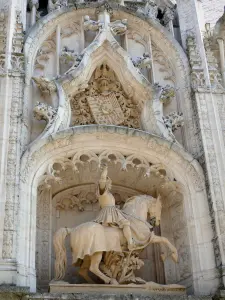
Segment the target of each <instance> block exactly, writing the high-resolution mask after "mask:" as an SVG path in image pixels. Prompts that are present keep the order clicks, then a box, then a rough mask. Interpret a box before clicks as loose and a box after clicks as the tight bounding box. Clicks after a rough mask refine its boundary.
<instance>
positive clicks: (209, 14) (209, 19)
mask: <svg viewBox="0 0 225 300" xmlns="http://www.w3.org/2000/svg"><path fill="white" fill-rule="evenodd" d="M202 6H203V9H204V16H205V23H211V24H215V23H216V22H217V20H218V19H219V18H220V17H221V16H222V14H223V12H224V6H225V0H203V1H202Z"/></svg>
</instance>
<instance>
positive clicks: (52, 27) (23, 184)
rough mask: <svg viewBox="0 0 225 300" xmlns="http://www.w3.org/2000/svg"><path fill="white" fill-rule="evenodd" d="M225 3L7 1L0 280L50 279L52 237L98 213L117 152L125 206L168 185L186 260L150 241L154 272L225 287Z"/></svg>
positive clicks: (117, 179) (154, 277)
mask: <svg viewBox="0 0 225 300" xmlns="http://www.w3.org/2000/svg"><path fill="white" fill-rule="evenodd" d="M224 4H225V3H223V1H221V0H214V1H197V0H185V1H183V0H177V1H175V0H143V1H126V0H125V1H81V0H80V1H78V0H77V1H71V0H68V1H63V0H57V1H53V0H48V1H35V0H30V1H25V0H8V1H5V0H0V94H1V106H0V124H1V126H0V154H1V155H0V170H1V171H0V191H1V193H0V194H1V199H0V285H1V284H6V285H16V286H18V287H26V288H28V289H29V290H30V291H31V292H36V290H37V289H42V290H44V291H45V290H46V289H47V287H48V284H49V282H50V281H51V279H52V278H53V273H54V270H53V262H54V251H53V246H52V236H53V234H54V232H55V231H56V230H57V229H58V228H60V227H65V226H66V227H74V226H76V225H79V224H81V223H82V222H85V221H90V220H93V219H94V218H95V217H96V214H97V211H98V209H99V207H98V205H97V203H96V195H95V188H96V187H95V183H96V181H97V176H98V174H99V169H98V166H99V163H100V162H102V161H106V162H107V163H108V165H109V173H110V177H111V178H112V180H113V189H112V191H113V194H114V196H115V198H116V202H117V205H118V206H119V205H121V204H122V203H124V201H125V200H126V199H127V198H128V197H130V196H134V195H137V194H148V195H151V196H153V197H154V196H155V195H156V191H160V194H161V195H162V203H163V210H162V221H161V225H160V228H157V229H156V230H158V234H161V235H162V236H165V237H166V238H168V239H169V240H170V241H171V242H172V243H173V244H174V245H175V246H176V248H177V250H178V254H179V261H178V263H177V264H176V265H174V264H173V263H172V262H171V261H170V260H167V261H166V262H165V264H164V265H163V264H162V262H161V260H160V253H161V252H162V251H164V250H163V249H160V248H159V247H158V246H151V247H150V246H149V247H148V248H147V249H146V250H145V251H144V252H143V254H142V259H143V260H144V262H145V267H144V268H143V269H140V270H139V271H138V272H140V274H141V275H142V277H144V278H145V280H147V281H154V282H158V283H163V284H172V283H177V284H182V285H184V286H185V287H186V288H187V291H188V293H190V294H194V295H206V296H208V295H214V294H215V293H216V292H217V291H218V290H223V289H224V285H225V183H224V173H225V160H224V157H225V147H224V146H225V105H224V103H225V44H224V42H225V14H223V12H224V8H223V6H224ZM210 23H211V24H210ZM205 25H206V26H205ZM68 255H70V254H69V249H68ZM68 257H69V256H68ZM68 260H69V261H70V260H71V257H69V258H68ZM66 279H67V281H71V282H73V283H80V282H81V279H80V278H79V276H78V275H77V273H76V269H75V268H68V272H67V275H66Z"/></svg>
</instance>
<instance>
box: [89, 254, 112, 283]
mask: <svg viewBox="0 0 225 300" xmlns="http://www.w3.org/2000/svg"><path fill="white" fill-rule="evenodd" d="M101 260H102V252H96V253H94V254H93V255H92V256H91V265H90V271H91V272H92V273H94V274H95V275H96V276H98V277H99V278H101V279H102V280H103V281H104V282H105V283H106V284H118V282H117V281H116V279H114V278H110V277H108V276H106V275H104V274H103V273H102V272H101V271H100V269H99V265H100V262H101Z"/></svg>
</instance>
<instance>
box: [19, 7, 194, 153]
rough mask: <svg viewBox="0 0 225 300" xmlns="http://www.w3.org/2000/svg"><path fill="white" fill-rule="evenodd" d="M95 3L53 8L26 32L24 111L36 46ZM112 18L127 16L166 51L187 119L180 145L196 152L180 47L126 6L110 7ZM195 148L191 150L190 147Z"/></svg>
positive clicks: (185, 62) (90, 11) (88, 11)
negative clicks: (59, 25)
mask: <svg viewBox="0 0 225 300" xmlns="http://www.w3.org/2000/svg"><path fill="white" fill-rule="evenodd" d="M95 7H96V5H95V4H93V3H92V4H91V5H89V4H88V5H87V4H85V5H82V4H81V5H79V6H78V7H77V9H74V8H70V9H67V8H64V9H60V10H57V11H54V12H52V13H50V14H48V15H47V16H45V17H44V18H43V19H42V20H41V21H40V22H38V23H37V24H36V25H35V26H34V27H33V29H32V30H31V32H30V33H29V35H28V36H27V38H26V43H25V47H24V49H25V57H26V79H25V81H26V88H25V95H24V99H25V101H24V110H25V111H26V109H25V108H27V107H28V106H29V104H28V102H27V101H28V100H27V99H29V85H30V81H31V76H32V71H33V67H34V62H35V57H36V54H37V51H38V49H39V47H40V45H41V44H42V43H43V41H44V40H45V39H46V38H47V37H48V36H49V35H50V34H52V33H53V32H54V31H55V28H56V26H57V25H58V24H63V23H64V22H66V21H68V20H70V18H75V17H76V16H80V17H81V16H84V15H87V14H89V15H90V16H93V15H94V12H95ZM114 17H115V18H118V19H124V18H126V19H128V24H132V26H133V28H134V29H135V30H136V31H139V28H142V31H143V34H145V35H150V36H151V39H152V42H153V43H154V44H155V45H156V46H157V47H158V48H159V49H161V50H162V52H163V53H164V54H165V55H166V56H167V54H168V53H170V57H169V61H170V63H171V65H172V66H173V70H174V73H175V76H176V86H179V89H177V94H178V98H179V106H180V109H181V111H182V112H183V113H184V117H185V119H186V120H187V122H186V124H187V125H186V126H185V127H184V132H183V133H184V134H183V136H184V144H185V147H186V149H188V150H189V151H190V153H193V152H194V151H198V150H196V149H198V146H197V145H198V142H197V138H196V137H193V136H195V135H193V134H192V133H193V132H195V128H196V125H195V123H194V121H193V114H194V112H193V108H192V101H191V94H190V82H189V79H188V78H189V76H188V75H189V64H188V60H187V57H186V54H185V53H184V51H183V49H182V48H181V47H180V45H179V44H178V42H177V41H176V40H175V39H174V38H173V37H172V35H171V34H170V33H169V32H168V31H167V30H166V29H165V28H164V27H163V26H161V25H160V24H159V23H158V22H157V21H154V20H152V19H147V20H146V19H145V20H143V16H142V15H138V14H135V13H134V12H132V11H128V10H127V8H124V7H119V8H118V7H117V9H115V10H114ZM193 149H195V150H193ZM193 154H196V153H193Z"/></svg>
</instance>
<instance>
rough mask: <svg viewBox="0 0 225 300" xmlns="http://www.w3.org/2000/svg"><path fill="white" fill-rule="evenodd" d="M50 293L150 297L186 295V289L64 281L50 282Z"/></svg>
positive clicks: (151, 284) (182, 287) (158, 285)
mask: <svg viewBox="0 0 225 300" xmlns="http://www.w3.org/2000/svg"><path fill="white" fill-rule="evenodd" d="M49 291H50V293H66V294H68V293H69V294H74V293H85V294H86V293H99V294H119V295H124V294H136V295H143V296H144V295H145V296H150V295H152V294H164V295H186V288H185V287H184V286H181V285H177V284H170V285H161V284H157V283H154V282H148V283H146V284H141V285H136V284H127V285H113V284H112V285H111V284H69V283H68V282H64V281H52V282H51V283H50V284H49Z"/></svg>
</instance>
